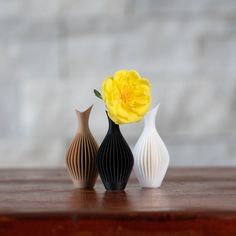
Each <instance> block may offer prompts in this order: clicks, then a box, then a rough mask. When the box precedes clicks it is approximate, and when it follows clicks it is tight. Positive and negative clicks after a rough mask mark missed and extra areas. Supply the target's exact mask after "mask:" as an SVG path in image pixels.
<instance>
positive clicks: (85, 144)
mask: <svg viewBox="0 0 236 236" xmlns="http://www.w3.org/2000/svg"><path fill="white" fill-rule="evenodd" d="M91 110H92V106H90V107H89V108H88V109H87V110H85V111H84V112H80V111H77V110H76V114H77V117H78V121H79V127H78V131H77V133H76V135H75V137H74V139H73V140H72V142H71V144H70V146H69V149H68V151H67V155H66V165H67V169H68V172H69V174H70V177H71V179H72V181H73V183H74V185H75V187H77V188H93V186H94V184H95V182H96V179H97V177H98V171H97V167H96V156H97V151H98V145H97V143H96V141H95V139H94V137H93V135H92V134H91V132H90V129H89V124H88V120H89V115H90V112H91Z"/></svg>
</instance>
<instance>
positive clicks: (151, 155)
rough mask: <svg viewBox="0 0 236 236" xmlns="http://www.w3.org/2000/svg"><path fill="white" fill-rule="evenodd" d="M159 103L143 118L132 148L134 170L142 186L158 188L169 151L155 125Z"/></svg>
mask: <svg viewBox="0 0 236 236" xmlns="http://www.w3.org/2000/svg"><path fill="white" fill-rule="evenodd" d="M158 107H159V105H157V106H156V107H155V108H154V109H152V110H151V111H149V112H148V113H147V114H146V116H145V118H144V129H143V132H142V134H141V136H140V138H139V140H138V141H137V143H136V145H135V147H134V150H133V155H134V172H135V175H136V176H137V178H138V180H139V183H140V185H141V186H142V187H143V188H158V187H160V186H161V183H162V181H163V179H164V177H165V174H166V171H167V168H168V166H169V153H168V150H167V148H166V146H165V144H164V143H163V141H162V139H161V137H160V135H159V134H158V132H157V130H156V126H155V120H156V114H157V110H158Z"/></svg>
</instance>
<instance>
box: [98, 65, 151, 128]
mask: <svg viewBox="0 0 236 236" xmlns="http://www.w3.org/2000/svg"><path fill="white" fill-rule="evenodd" d="M150 90H151V89H150V82H149V80H147V79H144V78H141V76H140V75H139V74H138V72H137V71H135V70H120V71H117V72H116V73H115V75H114V76H111V77H108V78H107V79H105V80H104V81H103V84H102V99H103V100H104V102H105V104H106V107H107V111H108V115H109V117H110V118H111V119H112V120H113V121H114V122H115V123H116V124H127V123H132V122H138V121H140V120H142V119H143V117H144V115H145V114H146V113H147V112H148V110H149V108H150V104H151V94H150Z"/></svg>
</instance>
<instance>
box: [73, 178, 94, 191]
mask: <svg viewBox="0 0 236 236" xmlns="http://www.w3.org/2000/svg"><path fill="white" fill-rule="evenodd" d="M73 184H74V187H75V188H80V189H93V187H94V183H89V182H86V181H80V180H73Z"/></svg>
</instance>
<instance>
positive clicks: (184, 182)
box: [0, 168, 236, 236]
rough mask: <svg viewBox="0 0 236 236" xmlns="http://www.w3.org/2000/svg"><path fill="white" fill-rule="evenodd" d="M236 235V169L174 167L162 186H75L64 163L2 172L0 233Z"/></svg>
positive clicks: (0, 235)
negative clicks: (115, 189) (53, 167)
mask: <svg viewBox="0 0 236 236" xmlns="http://www.w3.org/2000/svg"><path fill="white" fill-rule="evenodd" d="M8 235H34V236H38V235H44V236H47V235H57V236H60V235H71V236H72V235H73V236H75V235H86V236H90V235H115V236H116V235H137V236H139V235H193V236H195V235H216V236H217V235H227V236H228V235H229V236H230V235H236V168H195V169H193V168H186V169H184V168H175V169H169V171H168V173H167V177H166V179H165V181H164V183H163V185H162V187H161V188H160V189H141V188H140V187H139V185H138V183H137V181H136V180H131V181H130V182H129V184H128V186H127V188H126V191H123V192H106V191H105V189H104V187H103V185H102V184H101V182H100V181H98V182H97V184H96V186H95V188H94V190H80V189H74V188H73V185H72V183H71V180H70V179H69V176H68V174H67V172H66V170H64V169H57V170H47V169H46V170H38V169H35V170H34V169H28V170H0V236H8Z"/></svg>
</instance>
